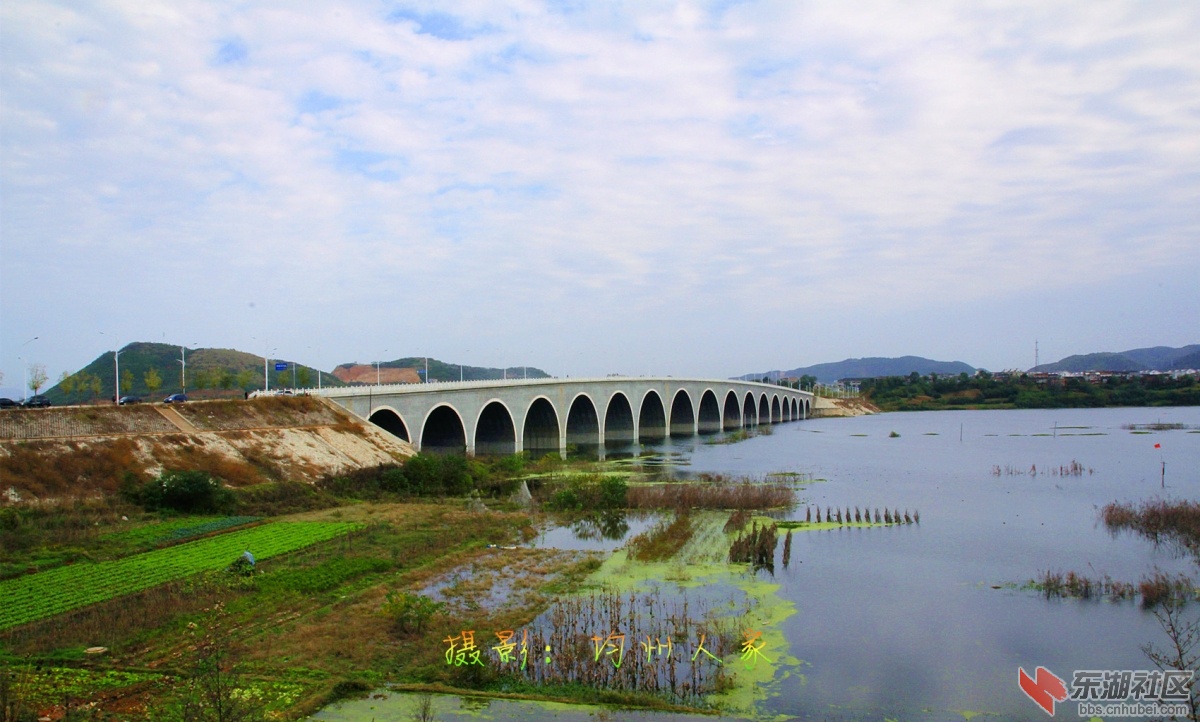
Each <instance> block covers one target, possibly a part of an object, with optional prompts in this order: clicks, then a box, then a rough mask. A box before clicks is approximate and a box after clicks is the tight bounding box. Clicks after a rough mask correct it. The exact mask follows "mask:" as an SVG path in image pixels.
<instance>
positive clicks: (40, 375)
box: [29, 364, 50, 396]
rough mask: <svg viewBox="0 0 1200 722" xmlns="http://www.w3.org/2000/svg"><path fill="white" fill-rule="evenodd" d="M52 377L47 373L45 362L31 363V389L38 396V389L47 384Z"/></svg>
mask: <svg viewBox="0 0 1200 722" xmlns="http://www.w3.org/2000/svg"><path fill="white" fill-rule="evenodd" d="M49 380H50V377H49V376H47V375H46V366H45V365H44V364H29V390H30V391H32V392H33V394H34V395H35V396H36V395H37V392H38V389H40V388H42V387H43V386H45V385H46V382H47V381H49Z"/></svg>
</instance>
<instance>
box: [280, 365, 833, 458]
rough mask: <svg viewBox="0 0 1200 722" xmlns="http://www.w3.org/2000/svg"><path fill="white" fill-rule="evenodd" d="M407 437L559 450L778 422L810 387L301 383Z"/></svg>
mask: <svg viewBox="0 0 1200 722" xmlns="http://www.w3.org/2000/svg"><path fill="white" fill-rule="evenodd" d="M299 393H306V394H312V395H320V396H324V397H326V398H329V399H330V400H332V401H334V402H336V403H338V404H340V405H341V406H343V407H345V408H346V409H348V410H349V411H350V412H352V413H354V414H356V415H358V416H360V417H362V418H363V419H366V420H369V421H371V422H373V423H375V424H377V425H379V426H381V427H383V428H384V429H386V430H388V431H390V432H391V433H393V434H395V435H397V436H399V437H401V438H403V439H405V440H406V441H408V442H410V443H412V445H413V446H415V447H416V448H417V449H418V450H421V449H424V450H430V451H435V450H436V451H457V452H459V453H462V452H465V453H467V454H470V455H474V454H476V453H479V454H512V453H517V452H521V451H533V452H538V451H540V452H553V451H558V452H560V453H564V452H565V451H566V449H567V446H568V445H580V446H584V445H604V444H605V443H609V442H612V443H622V442H625V443H628V442H634V441H650V440H656V439H663V438H666V437H668V436H691V435H694V434H709V433H716V432H718V431H723V430H725V431H728V430H734V429H740V428H748V427H752V426H757V425H759V424H772V423H783V422H787V421H797V420H800V419H806V418H808V417H809V416H810V415H811V412H812V402H813V395H812V393H810V392H808V391H799V390H796V389H792V388H788V387H786V386H773V385H771V384H762V383H757V382H752V381H733V380H728V379H686V378H672V377H669V376H666V377H640V376H608V377H604V378H594V379H586V378H581V379H572V378H565V379H559V378H541V379H507V380H499V379H496V380H488V381H447V382H433V383H421V384H383V385H375V386H342V387H336V388H325V389H320V390H318V389H307V390H305V391H301V392H299Z"/></svg>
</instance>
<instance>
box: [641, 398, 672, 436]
mask: <svg viewBox="0 0 1200 722" xmlns="http://www.w3.org/2000/svg"><path fill="white" fill-rule="evenodd" d="M666 436H667V411H666V408H664V407H663V402H662V397H661V396H659V395H658V392H657V391H654V390H650V391H647V392H646V395H645V396H643V397H642V408H641V409H640V410H639V411H638V441H643V440H648V439H664V438H666Z"/></svg>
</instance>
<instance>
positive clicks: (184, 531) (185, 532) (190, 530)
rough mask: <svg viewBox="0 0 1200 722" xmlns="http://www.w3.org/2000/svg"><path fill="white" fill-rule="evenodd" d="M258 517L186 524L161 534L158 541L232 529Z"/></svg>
mask: <svg viewBox="0 0 1200 722" xmlns="http://www.w3.org/2000/svg"><path fill="white" fill-rule="evenodd" d="M258 519H259V518H258V517H256V516H227V517H222V518H221V519H213V520H212V521H209V522H204V523H203V524H193V525H192V526H185V527H182V528H180V529H172V530H171V531H170V532H168V533H166V534H163V535H162V536H160V537H159V538H158V541H177V540H179V539H186V538H188V537H190V536H202V535H204V534H210V533H212V532H214V531H221V530H223V529H232V528H233V527H235V526H241V525H243V524H249V523H250V522H252V521H258Z"/></svg>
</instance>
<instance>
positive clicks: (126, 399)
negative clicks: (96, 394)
mask: <svg viewBox="0 0 1200 722" xmlns="http://www.w3.org/2000/svg"><path fill="white" fill-rule="evenodd" d="M140 403H142V397H141V396H122V397H121V405H122V406H128V405H130V404H140Z"/></svg>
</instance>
